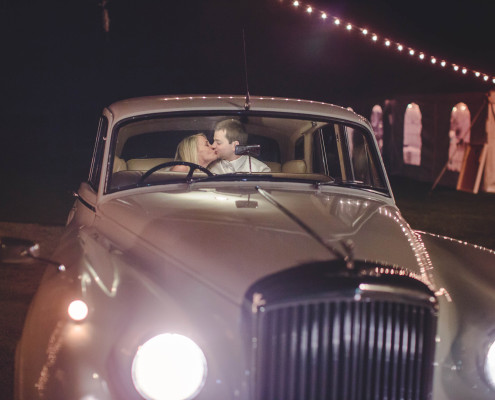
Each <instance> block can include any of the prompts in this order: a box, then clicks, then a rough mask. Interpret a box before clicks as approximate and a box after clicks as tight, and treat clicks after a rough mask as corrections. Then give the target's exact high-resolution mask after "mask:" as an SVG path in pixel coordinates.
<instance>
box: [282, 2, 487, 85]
mask: <svg viewBox="0 0 495 400" xmlns="http://www.w3.org/2000/svg"><path fill="white" fill-rule="evenodd" d="M280 3H284V4H287V3H285V1H283V0H280ZM288 3H289V4H292V5H293V6H294V7H296V8H297V7H300V6H303V7H304V9H305V11H306V12H307V13H308V14H312V13H313V12H314V11H316V12H317V13H319V15H320V17H321V19H323V20H326V19H328V18H329V14H327V13H326V12H324V11H322V10H318V9H315V8H314V7H312V6H310V5H305V4H304V3H302V2H300V1H299V0H293V1H291V2H288ZM331 18H332V19H333V23H334V24H335V25H337V26H340V25H341V24H342V23H343V22H342V21H341V20H340V19H339V18H337V17H331ZM345 27H346V30H347V31H351V30H354V29H357V30H358V31H360V32H361V33H362V34H363V36H367V35H368V34H370V30H369V29H368V28H362V27H359V26H357V25H354V24H352V23H351V22H346V23H345ZM371 40H372V41H373V42H378V40H379V36H378V34H376V33H373V34H372V35H371ZM380 41H381V39H380ZM382 43H384V45H385V46H386V47H390V46H392V45H393V46H394V47H395V48H396V49H397V50H398V51H399V52H402V51H403V50H405V49H408V50H407V52H408V53H409V55H410V56H415V55H417V56H418V58H419V59H420V60H424V59H425V58H426V55H425V53H424V52H422V51H420V50H414V49H413V48H411V47H404V46H403V45H402V44H400V43H397V42H395V41H393V40H391V39H385V40H384V41H383V42H382ZM428 59H429V60H430V63H431V64H432V65H436V64H437V63H438V64H440V66H441V67H442V68H445V67H446V66H447V65H449V66H452V68H453V70H454V71H455V72H459V71H460V72H461V73H462V74H463V75H467V74H468V72H469V75H471V74H472V76H474V77H476V78H482V79H483V80H484V81H485V82H488V81H491V82H492V83H494V84H495V77H494V76H490V75H488V74H485V73H481V72H479V71H473V70H470V69H468V68H466V67H460V66H459V65H457V64H453V63H449V62H448V61H446V60H442V61H440V62H439V61H438V59H437V58H436V57H433V56H428Z"/></svg>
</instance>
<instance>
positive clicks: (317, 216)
mask: <svg viewBox="0 0 495 400" xmlns="http://www.w3.org/2000/svg"><path fill="white" fill-rule="evenodd" d="M268 191H269V193H270V194H271V196H272V197H273V198H274V199H275V200H276V201H277V202H279V203H280V204H281V205H283V207H285V208H286V209H288V210H290V211H291V213H293V214H294V215H295V216H296V217H297V218H299V219H300V220H301V221H302V222H303V223H304V224H305V225H307V226H309V227H311V229H312V230H313V231H314V232H315V233H316V234H317V235H318V236H320V237H321V238H322V239H323V240H324V241H325V242H326V243H327V244H328V245H330V246H333V247H335V248H336V249H338V251H339V252H341V253H345V251H344V250H343V247H342V243H341V240H348V239H351V240H352V241H353V242H354V249H355V258H356V259H361V260H367V261H378V262H382V263H386V264H393V265H399V266H401V267H404V268H407V269H409V270H410V271H411V272H414V273H416V274H418V275H420V276H422V277H423V279H424V280H427V281H428V276H427V273H428V266H427V265H426V263H427V257H425V254H424V251H423V247H422V246H421V243H420V242H418V241H417V238H416V236H415V235H414V233H413V231H412V230H411V229H410V228H409V226H408V225H407V223H406V222H405V221H404V220H403V219H402V217H401V215H400V213H399V211H398V210H397V209H396V208H395V207H393V206H391V205H389V204H387V202H385V201H382V200H381V199H380V197H379V196H373V195H370V196H368V197H366V198H365V197H363V196H360V197H356V196H353V195H348V194H345V191H344V192H337V193H334V192H330V191H328V192H323V191H294V190H280V189H268ZM348 192H349V191H348ZM99 212H101V215H102V216H103V218H109V219H111V220H113V221H114V222H115V223H116V224H118V225H120V226H121V227H122V228H123V229H125V230H126V231H128V232H131V233H132V234H133V235H135V236H137V237H139V238H140V240H144V241H146V242H148V243H149V244H150V245H151V246H152V247H153V248H155V249H156V250H157V251H158V252H161V253H163V255H164V256H165V257H166V259H167V260H175V262H178V263H180V264H181V267H182V268H186V269H190V270H192V271H194V275H197V276H199V277H200V279H203V280H205V281H207V282H208V283H209V285H211V286H212V287H214V288H216V290H219V291H221V292H222V294H223V295H226V296H228V297H230V298H231V299H233V300H234V301H236V302H240V301H241V299H242V295H243V293H244V292H245V291H246V290H247V288H248V287H249V286H250V285H251V284H252V283H254V282H255V281H257V280H258V279H260V278H262V277H264V276H266V275H268V274H272V273H275V272H277V271H280V270H282V269H285V268H290V267H293V266H296V265H300V264H304V263H308V262H311V261H322V260H330V259H334V258H335V255H334V254H332V253H331V252H330V251H329V250H328V249H327V248H325V247H324V246H323V245H322V244H321V243H319V242H318V241H316V240H315V239H314V238H313V237H312V236H310V235H309V234H308V233H307V232H306V231H305V230H304V229H303V228H302V227H301V226H300V225H299V224H298V223H297V222H296V221H295V220H293V219H291V218H290V217H289V216H288V215H286V214H284V213H283V212H282V211H281V210H280V209H279V208H277V207H276V206H275V205H273V204H271V203H270V202H268V201H267V200H266V199H265V198H264V197H262V196H261V195H260V194H259V193H258V192H257V191H256V189H255V188H254V187H251V189H250V190H248V191H241V190H232V191H229V190H228V189H225V188H222V189H220V188H216V189H213V188H205V189H198V190H184V191H174V192H163V191H158V190H155V191H152V192H146V193H136V192H135V193H134V194H129V195H126V196H124V197H119V198H115V199H112V200H110V201H107V202H105V203H103V204H101V205H100V207H99ZM113 235H115V238H116V240H118V237H119V233H118V232H114V233H113ZM136 240H137V239H136ZM385 254H386V255H387V258H384V255H385ZM425 260H426V261H425Z"/></svg>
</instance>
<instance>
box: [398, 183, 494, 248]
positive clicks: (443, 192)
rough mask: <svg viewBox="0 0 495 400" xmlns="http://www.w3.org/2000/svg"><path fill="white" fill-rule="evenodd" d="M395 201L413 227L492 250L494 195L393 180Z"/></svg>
mask: <svg viewBox="0 0 495 400" xmlns="http://www.w3.org/2000/svg"><path fill="white" fill-rule="evenodd" d="M391 184H392V189H393V191H394V194H395V197H396V202H397V205H398V207H399V209H400V210H401V212H402V214H403V216H404V217H405V219H406V220H407V221H408V222H409V224H410V225H411V226H412V227H413V228H414V229H418V230H422V231H427V232H431V233H436V234H439V235H444V236H449V237H452V238H455V239H459V240H462V241H467V242H470V243H474V244H479V245H482V246H485V247H488V248H490V249H495V193H484V192H480V193H477V194H473V193H467V192H461V191H458V190H455V189H453V188H447V187H444V186H437V187H436V188H435V189H434V190H433V191H432V190H431V188H432V185H431V184H430V183H420V182H416V181H413V180H409V179H405V178H392V180H391Z"/></svg>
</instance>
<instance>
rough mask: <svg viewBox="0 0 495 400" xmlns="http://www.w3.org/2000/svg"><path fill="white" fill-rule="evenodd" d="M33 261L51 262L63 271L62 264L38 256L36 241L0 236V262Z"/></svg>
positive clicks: (38, 246)
mask: <svg viewBox="0 0 495 400" xmlns="http://www.w3.org/2000/svg"><path fill="white" fill-rule="evenodd" d="M34 261H39V262H43V263H47V264H52V265H55V266H56V267H57V270H58V271H60V272H64V271H65V265H64V264H61V263H59V262H57V261H54V260H50V259H48V258H43V257H40V245H39V244H38V243H36V242H33V241H32V240H27V239H20V238H15V237H8V236H4V237H0V264H22V263H29V262H34Z"/></svg>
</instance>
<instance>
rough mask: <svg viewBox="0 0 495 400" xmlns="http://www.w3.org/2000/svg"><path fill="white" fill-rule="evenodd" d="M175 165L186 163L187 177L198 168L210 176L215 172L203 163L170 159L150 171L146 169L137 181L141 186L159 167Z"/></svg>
mask: <svg viewBox="0 0 495 400" xmlns="http://www.w3.org/2000/svg"><path fill="white" fill-rule="evenodd" d="M174 165H185V166H187V167H189V172H188V173H187V176H186V179H191V177H192V174H193V172H194V171H196V170H197V169H199V170H200V171H201V172H204V173H205V174H206V175H208V176H213V173H211V171H210V170H208V169H206V168H205V167H202V166H201V165H198V164H194V163H191V162H187V161H168V162H164V163H161V164H158V165H156V166H154V167H153V168H151V169H149V170H148V171H146V172H145V173H144V175H143V176H142V177H141V178H140V179H139V182H138V183H137V184H138V186H141V185H142V184H143V183H144V181H145V180H146V179H147V178H148V177H149V176H150V175H151V174H152V173H154V172H156V171H158V170H159V169H162V168H166V167H172V166H174Z"/></svg>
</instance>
